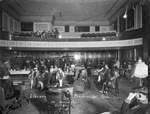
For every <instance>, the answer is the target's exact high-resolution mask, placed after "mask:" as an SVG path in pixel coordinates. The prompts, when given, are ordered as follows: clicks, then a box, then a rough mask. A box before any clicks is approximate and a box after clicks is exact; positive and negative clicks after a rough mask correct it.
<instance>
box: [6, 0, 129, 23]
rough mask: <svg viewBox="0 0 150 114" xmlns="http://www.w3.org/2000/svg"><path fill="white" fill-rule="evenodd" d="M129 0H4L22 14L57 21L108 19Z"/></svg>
mask: <svg viewBox="0 0 150 114" xmlns="http://www.w3.org/2000/svg"><path fill="white" fill-rule="evenodd" d="M126 1H127V0H3V2H5V3H7V4H8V5H9V6H10V7H11V8H12V9H13V10H15V11H16V12H17V13H18V14H19V15H20V16H24V17H26V16H35V17H36V16H40V17H41V16H42V17H47V16H54V17H55V19H56V21H107V20H108V19H109V18H110V17H111V16H112V15H113V14H114V13H115V12H116V11H117V10H118V9H119V8H120V7H121V6H122V5H123V4H124V3H125V2H126Z"/></svg>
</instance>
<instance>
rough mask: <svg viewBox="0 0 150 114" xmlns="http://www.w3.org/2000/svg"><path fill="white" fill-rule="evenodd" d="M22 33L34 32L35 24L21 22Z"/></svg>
mask: <svg viewBox="0 0 150 114" xmlns="http://www.w3.org/2000/svg"><path fill="white" fill-rule="evenodd" d="M21 31H33V22H21Z"/></svg>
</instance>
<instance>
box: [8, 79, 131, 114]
mask: <svg viewBox="0 0 150 114" xmlns="http://www.w3.org/2000/svg"><path fill="white" fill-rule="evenodd" d="M100 86H101V85H96V87H97V88H98V90H100V88H101V87H100ZM132 86H133V83H132V82H131V81H128V80H126V79H124V78H122V79H121V80H120V82H119V90H120V94H119V95H118V96H117V97H116V96H114V95H113V94H111V93H107V94H106V95H103V94H102V93H101V92H99V91H96V90H92V89H91V90H89V89H88V90H86V91H85V92H84V94H77V93H75V94H74V98H73V99H72V106H73V108H71V114H101V113H103V112H108V111H114V110H117V111H118V112H119V110H120V108H121V105H122V102H123V101H124V99H125V98H126V97H127V96H128V93H129V92H130V91H131V89H132ZM31 94H32V95H39V94H40V95H41V96H42V95H44V91H40V90H36V89H33V90H31ZM45 102H46V101H45V100H44V98H33V96H31V102H30V103H27V102H26V101H24V102H23V107H22V108H18V109H16V110H12V111H10V112H9V114H47V106H46V103H45Z"/></svg>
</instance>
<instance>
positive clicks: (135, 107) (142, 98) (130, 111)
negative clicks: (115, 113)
mask: <svg viewBox="0 0 150 114" xmlns="http://www.w3.org/2000/svg"><path fill="white" fill-rule="evenodd" d="M147 95H148V90H147V88H146V87H140V88H137V89H135V90H134V92H131V93H129V96H128V97H127V98H126V99H125V101H124V103H123V105H122V108H121V114H147V111H149V110H148V109H149V108H150V105H148V96H147ZM148 114H149V113H148Z"/></svg>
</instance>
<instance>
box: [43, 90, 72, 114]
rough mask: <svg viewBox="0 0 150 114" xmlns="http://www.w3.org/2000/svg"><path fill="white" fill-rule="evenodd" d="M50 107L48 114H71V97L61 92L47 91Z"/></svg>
mask: <svg viewBox="0 0 150 114" xmlns="http://www.w3.org/2000/svg"><path fill="white" fill-rule="evenodd" d="M45 96H46V100H47V106H48V114H51V113H52V114H54V113H55V112H57V113H59V114H70V113H71V96H70V94H67V92H64V91H61V90H49V91H45Z"/></svg>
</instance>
